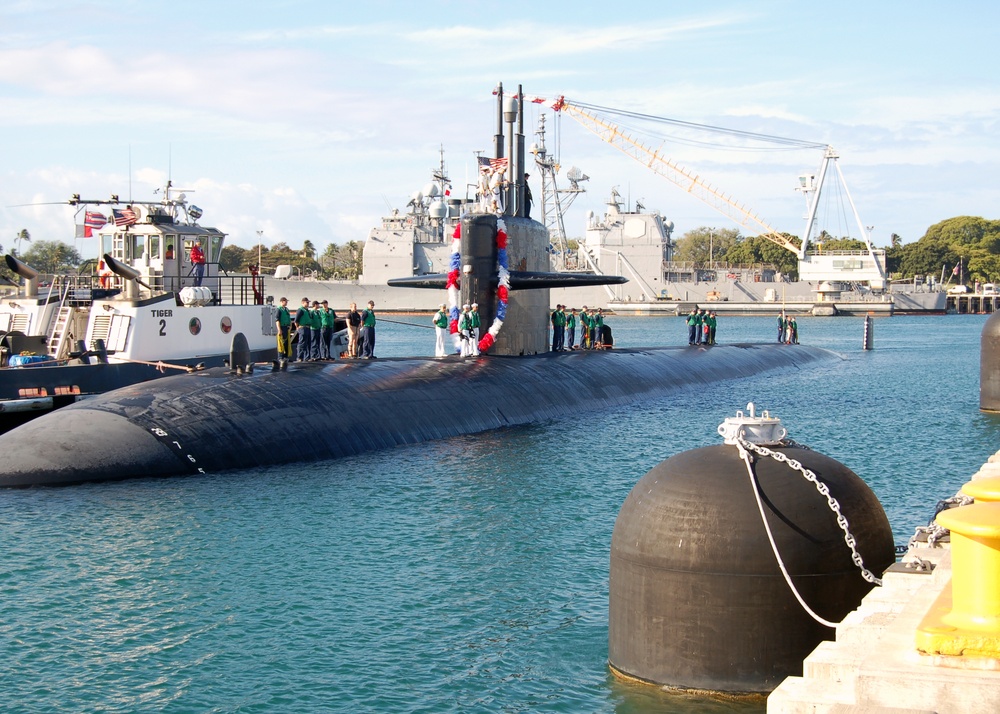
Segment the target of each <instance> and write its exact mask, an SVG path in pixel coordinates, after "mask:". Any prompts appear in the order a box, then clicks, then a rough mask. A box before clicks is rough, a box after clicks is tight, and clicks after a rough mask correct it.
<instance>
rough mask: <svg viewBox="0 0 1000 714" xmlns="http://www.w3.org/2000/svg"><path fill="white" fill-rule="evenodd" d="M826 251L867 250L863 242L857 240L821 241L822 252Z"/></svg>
mask: <svg viewBox="0 0 1000 714" xmlns="http://www.w3.org/2000/svg"><path fill="white" fill-rule="evenodd" d="M828 250H868V246H867V245H865V242H864V241H863V240H858V239H857V238H833V237H830V238H827V239H826V240H825V241H823V252H824V253H825V252H826V251H828Z"/></svg>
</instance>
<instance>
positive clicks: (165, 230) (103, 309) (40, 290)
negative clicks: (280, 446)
mask: <svg viewBox="0 0 1000 714" xmlns="http://www.w3.org/2000/svg"><path fill="white" fill-rule="evenodd" d="M173 194H174V189H173V188H172V187H171V185H170V184H169V183H168V184H167V187H166V189H165V191H164V192H163V198H162V200H161V201H160V202H134V203H130V204H127V205H125V204H121V203H120V202H119V201H118V198H117V196H112V197H111V200H96V201H95V200H82V199H80V197H79V195H74V196H73V198H71V199H70V201H69V203H70V205H77V206H81V210H86V213H85V222H84V226H85V227H86V229H87V230H89V231H93V236H94V237H95V238H96V239H97V240H98V241H99V246H100V255H101V256H102V257H101V260H100V262H99V264H98V265H99V267H98V270H97V274H96V275H79V276H74V275H59V276H54V277H52V278H51V280H48V281H46V282H47V283H48V284H47V285H45V286H44V287H42V286H40V285H39V278H40V276H39V274H38V272H37V271H36V270H34V269H33V268H32V267H31V266H28V265H26V264H25V263H23V262H21V261H19V260H18V259H17V258H15V257H13V256H11V255H7V256H5V261H6V263H7V266H8V267H9V268H10V269H11V270H13V271H14V272H15V273H17V274H18V275H19V276H21V277H22V278H23V279H24V287H23V289H22V290H19V292H18V294H17V295H15V296H9V297H5V298H3V300H2V302H0V432H2V431H6V430H8V429H10V428H12V427H14V426H16V425H17V424H19V423H21V422H23V421H26V420H28V419H30V418H33V417H34V416H37V415H38V414H41V413H44V412H47V411H50V410H52V409H55V408H57V407H61V406H65V405H66V404H71V403H73V402H75V401H78V400H81V399H85V398H87V397H90V396H93V395H95V394H100V393H103V392H106V391H109V390H112V389H117V388H119V387H123V386H127V385H131V384H135V383H137V382H144V381H147V380H150V379H154V378H157V377H161V376H165V375H168V374H178V373H179V372H183V371H185V370H187V371H194V370H198V369H202V368H204V367H211V366H220V365H223V364H229V365H230V366H231V367H232V368H234V369H236V368H237V367H241V368H249V369H252V365H253V364H254V363H255V362H261V361H270V360H275V359H276V358H277V356H278V355H277V341H276V328H275V309H276V308H275V306H274V305H273V304H272V300H273V298H268V299H267V300H265V297H264V288H263V278H262V277H260V276H259V275H258V274H257V269H256V266H251V269H250V274H249V275H237V276H230V275H223V274H220V269H219V256H220V255H221V253H222V247H223V244H224V242H225V238H226V235H225V234H224V233H223V232H222V231H220V230H218V229H217V228H210V227H205V226H200V225H198V219H199V218H201V216H202V211H201V209H199V208H198V207H197V206H194V205H189V204H188V203H187V200H186V197H185V195H184V194H183V193H179V194H177V195H176V196H175V195H173ZM105 206H106V208H105ZM91 208H95V209H98V210H90V209H91ZM102 211H106V212H107V215H105V213H104V212H102ZM192 252H193V253H194V255H195V261H194V262H192ZM199 252H200V253H201V254H202V255H201V256H199ZM202 260H203V262H201V263H200V265H199V262H200V261H202ZM223 272H224V271H223ZM244 338H245V339H244ZM342 341H343V339H342V335H338V344H339V342H342ZM337 351H338V352H339V351H340V350H339V349H338V350H337Z"/></svg>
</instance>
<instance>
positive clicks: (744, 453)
mask: <svg viewBox="0 0 1000 714" xmlns="http://www.w3.org/2000/svg"><path fill="white" fill-rule="evenodd" d="M736 446H737V448H738V449H739V452H740V458H741V459H742V460H743V463H744V464H745V465H746V467H747V476H748V477H749V479H750V487H751V488H752V489H753V494H754V498H755V499H756V500H757V510H758V511H759V512H760V519H761V522H762V523H763V524H764V530H765V532H766V533H767V540H768V542H769V543H770V544H771V552H773V553H774V558H775V560H776V561H777V563H778V568H779V569H780V570H781V574H782V576H784V578H785V582H786V583H787V584H788V587H789V589H790V590H791V591H792V594H793V595H794V596H795V599H796V600H798V601H799V604H800V605H801V606H802V609H803V610H805V611H806V612H807V613H809V615H810V616H811V617H812V618H813V619H814V620H816V622H818V623H820V624H821V625H826V626H827V627H836V626H837V623H836V622H830V621H829V620H826V619H824V618H822V617H820V616H819V615H818V614H817V613H816V612H814V611H813V609H812V608H810V607H809V605H808V604H807V603H806V601H805V600H803V599H802V595H801V594H799V591H798V588H796V587H795V583H793V582H792V577H791V575H789V573H788V569H787V568H785V562H784V560H783V559H782V558H781V553H779V552H778V545H777V543H775V542H774V535H773V534H772V533H771V525H770V524H769V523H768V522H767V515H766V514H765V513H764V503H763V501H762V500H761V497H760V489H759V488H758V487H757V481H756V479H755V478H754V471H753V463H752V462H751V456H750V452H751V451H754V452H756V453H758V454H760V455H761V456H767V457H770V458H772V459H774V460H775V461H778V462H782V463H787V464H788V466H789V467H790V468H791V469H793V470H794V471H798V472H800V473H801V474H802V476H803V477H804V478H805V479H806V480H807V481H811V482H812V484H813V485H814V486H815V487H816V490H817V491H819V493H820V494H821V495H823V496H826V502H827V505H828V506H829V507H830V510H831V511H833V512H834V514H836V516H837V525H838V526H840V529H841V530H842V531H844V542H846V543H847V545H848V547H849V548H850V549H851V560H852V561H853V562H854V564H855V565H857V566H858V567H859V568H860V569H861V576H862V577H863V578H864V579H865V580H867V581H868V582H870V583H874V584H875V585H881V584H882V581H881V580H879V579H878V578H877V577H876V576H875V574H874V573H872V572H871V571H870V570H868V569H867V568H866V567H865V565H864V561H863V560H862V558H861V554H860V553H858V549H857V541H856V540H855V538H854V536H853V535H851V531H850V530H849V525H848V523H847V519H846V518H844V516H843V515H842V514H841V512H840V504H839V503H838V502H837V499H835V498H834V497H833V496H831V495H830V489H829V488H828V487H827V485H826V484H824V483H821V482H820V481H819V478H818V477H817V476H816V474H815V473H814V472H813V471H811V470H810V469H807V468H804V467H803V466H802V464H801V463H800V462H798V461H796V460H794V459H789V458H788V457H787V456H785V455H784V454H783V453H781V452H778V451H772V450H771V449H768V448H766V447H763V446H759V445H757V444H754V443H752V442H749V441H747V440H746V439H745V438H744V437H743V432H742V431H741V432H740V433H739V434H737V435H736Z"/></svg>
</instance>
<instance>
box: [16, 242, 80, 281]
mask: <svg viewBox="0 0 1000 714" xmlns="http://www.w3.org/2000/svg"><path fill="white" fill-rule="evenodd" d="M23 260H24V262H25V263H27V264H28V265H30V266H31V267H32V268H34V269H35V270H37V271H38V272H39V273H52V274H57V273H67V272H70V271H75V270H76V267H77V266H78V265H79V264H80V254H79V253H77V251H76V249H75V248H74V247H73V246H71V245H67V244H66V243H63V242H61V241H47V240H42V241H38V242H37V243H35V244H34V245H32V246H31V248H30V249H29V250H28V252H27V253H25V254H24V258H23Z"/></svg>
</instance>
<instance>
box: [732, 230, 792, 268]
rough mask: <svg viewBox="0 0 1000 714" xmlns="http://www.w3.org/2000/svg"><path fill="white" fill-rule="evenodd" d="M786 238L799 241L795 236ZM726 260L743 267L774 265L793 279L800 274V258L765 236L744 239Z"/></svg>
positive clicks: (786, 235) (786, 236)
mask: <svg viewBox="0 0 1000 714" xmlns="http://www.w3.org/2000/svg"><path fill="white" fill-rule="evenodd" d="M784 236H785V238H788V239H789V240H793V239H794V240H795V241H797V240H798V239H797V238H796V237H795V236H791V235H788V234H784ZM726 260H728V261H729V262H730V263H733V264H742V265H773V266H774V268H775V269H776V270H778V271H780V272H782V273H784V274H785V275H788V276H791V277H792V278H793V279H794V278H795V277H798V274H799V259H798V256H797V255H796V254H795V253H793V252H792V251H790V250H788V249H787V248H783V247H782V246H780V245H778V244H777V243H775V242H774V241H773V240H770V239H768V238H764V237H763V236H751V237H749V238H744V239H743V240H741V241H740V242H739V244H738V245H736V246H734V247H733V248H732V249H731V250H730V251H729V252H728V253H727V254H726Z"/></svg>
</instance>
